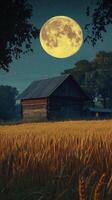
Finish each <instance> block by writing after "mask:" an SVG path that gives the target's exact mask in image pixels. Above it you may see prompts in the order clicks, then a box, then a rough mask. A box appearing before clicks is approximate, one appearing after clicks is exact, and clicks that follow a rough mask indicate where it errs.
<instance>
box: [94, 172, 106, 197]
mask: <svg viewBox="0 0 112 200" xmlns="http://www.w3.org/2000/svg"><path fill="white" fill-rule="evenodd" d="M105 177H106V175H105V174H102V176H101V177H100V179H99V181H98V183H97V185H96V188H95V192H94V199H93V200H100V196H101V189H102V188H103V186H104V183H105V182H104V181H105Z"/></svg>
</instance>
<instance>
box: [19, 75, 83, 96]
mask: <svg viewBox="0 0 112 200" xmlns="http://www.w3.org/2000/svg"><path fill="white" fill-rule="evenodd" d="M69 76H71V75H70V74H67V75H61V76H57V77H53V78H48V79H43V80H37V81H33V82H32V83H31V84H30V85H29V86H28V87H27V88H26V90H24V91H23V92H22V93H21V94H20V95H19V96H18V99H35V98H44V97H48V96H50V95H51V94H52V93H53V92H54V91H55V90H56V89H57V88H58V87H59V86H60V85H61V84H62V83H63V82H64V80H66V79H67V78H68V77H69ZM73 79H74V78H73ZM74 81H75V80H74ZM77 85H78V84H77ZM78 87H79V88H80V86H79V85H78ZM80 90H82V89H81V88H80ZM82 92H83V95H84V96H86V94H85V93H84V91H83V90H82ZM86 98H87V96H86Z"/></svg>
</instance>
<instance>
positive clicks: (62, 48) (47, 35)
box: [40, 16, 83, 58]
mask: <svg viewBox="0 0 112 200" xmlns="http://www.w3.org/2000/svg"><path fill="white" fill-rule="evenodd" d="M40 43H41V45H42V47H43V49H44V50H45V51H46V52H47V53H48V54H49V55H51V56H54V57H56V58H66V57H69V56H72V55H73V54H75V53H76V52H77V51H78V50H79V49H80V48H81V46H82V44H83V32H82V29H81V27H80V25H79V24H78V23H77V22H76V21H75V20H74V19H72V18H70V17H67V16H56V17H52V18H51V19H49V20H48V21H47V22H46V23H45V24H44V25H43V26H42V28H41V30H40Z"/></svg>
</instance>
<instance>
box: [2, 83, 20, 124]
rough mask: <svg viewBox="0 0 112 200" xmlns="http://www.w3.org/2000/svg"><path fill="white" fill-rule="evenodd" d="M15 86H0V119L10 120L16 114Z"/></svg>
mask: <svg viewBox="0 0 112 200" xmlns="http://www.w3.org/2000/svg"><path fill="white" fill-rule="evenodd" d="M17 94H18V92H17V89H16V88H13V87H11V86H0V121H6V120H11V119H14V118H15V115H16V99H15V98H16V96H17Z"/></svg>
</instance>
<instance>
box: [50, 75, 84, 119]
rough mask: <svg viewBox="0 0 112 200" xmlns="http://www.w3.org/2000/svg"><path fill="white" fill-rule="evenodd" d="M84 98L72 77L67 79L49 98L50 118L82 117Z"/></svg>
mask: <svg viewBox="0 0 112 200" xmlns="http://www.w3.org/2000/svg"><path fill="white" fill-rule="evenodd" d="M84 98H85V97H84V94H83V93H82V91H81V90H80V89H79V87H78V86H77V84H75V82H74V81H73V80H72V79H70V78H69V79H67V80H65V81H64V82H63V83H62V84H61V85H60V86H59V87H58V88H57V89H56V90H55V92H54V93H53V94H52V95H51V96H50V97H49V99H48V118H49V120H58V119H59V120H64V119H79V118H82V117H83V105H84Z"/></svg>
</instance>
